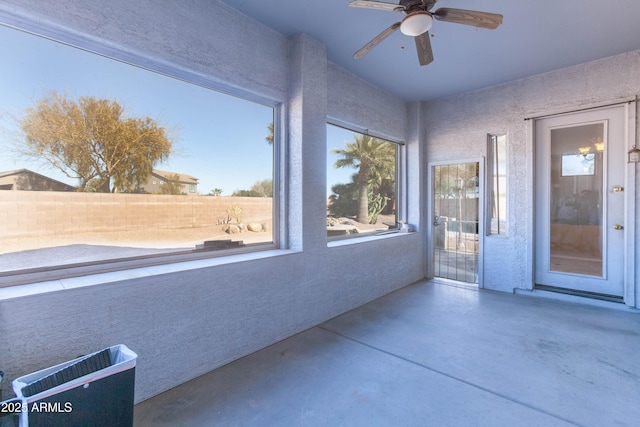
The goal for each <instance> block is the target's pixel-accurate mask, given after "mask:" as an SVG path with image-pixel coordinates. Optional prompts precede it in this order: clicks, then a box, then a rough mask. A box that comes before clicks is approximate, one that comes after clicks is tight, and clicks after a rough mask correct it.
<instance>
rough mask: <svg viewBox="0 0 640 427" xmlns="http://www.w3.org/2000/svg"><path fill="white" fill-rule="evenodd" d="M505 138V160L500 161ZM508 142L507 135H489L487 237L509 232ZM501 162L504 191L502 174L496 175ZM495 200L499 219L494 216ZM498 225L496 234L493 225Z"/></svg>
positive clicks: (503, 234) (504, 234)
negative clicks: (501, 203) (495, 191)
mask: <svg viewBox="0 0 640 427" xmlns="http://www.w3.org/2000/svg"><path fill="white" fill-rule="evenodd" d="M500 138H504V159H503V160H502V159H500V158H499V156H498V152H499V151H500V150H499V149H498V146H497V145H498V144H499V143H500V142H499V139H500ZM507 143H508V140H507V134H506V133H492V134H488V135H487V177H486V179H487V192H488V197H487V205H486V213H487V216H486V235H487V236H506V235H507V234H508V230H509V222H508V217H509V211H508V201H509V195H508V193H507V189H508V182H509V155H508V144H507ZM496 162H497V163H498V164H500V163H501V162H504V191H502V192H501V190H500V172H499V170H498V172H497V173H496V168H497V167H498V165H497V164H496ZM496 179H497V180H498V194H496V195H495V196H494V187H495V184H496ZM500 194H504V206H503V209H504V218H501V217H500V208H501V205H500V203H499V202H500ZM494 199H495V201H496V211H497V212H498V217H497V218H494V216H493V203H494ZM494 223H496V224H497V225H496V230H497V231H496V232H494V227H493V224H494ZM501 224H502V225H504V230H503V229H502V227H501Z"/></svg>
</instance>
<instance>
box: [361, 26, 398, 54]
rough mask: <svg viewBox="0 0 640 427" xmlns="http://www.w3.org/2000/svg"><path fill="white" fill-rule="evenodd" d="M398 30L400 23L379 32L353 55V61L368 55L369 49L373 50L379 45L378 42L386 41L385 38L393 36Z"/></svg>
mask: <svg viewBox="0 0 640 427" xmlns="http://www.w3.org/2000/svg"><path fill="white" fill-rule="evenodd" d="M398 28H400V22H396V23H395V24H393V25H391V26H390V27H389V28H387V29H386V30H384V31H383V32H381V33H380V34H378V35H377V36H375V37H374V38H373V40H371V41H370V42H369V43H367V44H366V45H364V46H363V48H362V49H360V50H359V51H357V52H356V53H354V54H353V57H354V58H355V59H358V58H362V57H363V56H365V55H366V54H367V53H369V51H370V50H371V49H373V48H374V47H376V46H377V45H378V44H380V42H381V41H382V40H384V39H386V38H387V37H389V36H390V35H391V34H393V33H394V32H395V31H396V30H397V29H398Z"/></svg>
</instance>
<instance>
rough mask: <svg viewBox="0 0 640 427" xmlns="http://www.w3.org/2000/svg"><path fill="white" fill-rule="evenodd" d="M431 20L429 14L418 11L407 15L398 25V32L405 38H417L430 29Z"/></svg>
mask: <svg viewBox="0 0 640 427" xmlns="http://www.w3.org/2000/svg"><path fill="white" fill-rule="evenodd" d="M431 25H433V18H432V17H431V14H430V13H429V12H425V11H422V10H421V11H418V12H413V13H412V14H410V15H407V16H406V17H405V18H404V19H403V20H402V24H400V31H402V34H404V35H406V36H412V37H415V36H419V35H420V34H424V33H426V32H427V31H429V30H430V29H431Z"/></svg>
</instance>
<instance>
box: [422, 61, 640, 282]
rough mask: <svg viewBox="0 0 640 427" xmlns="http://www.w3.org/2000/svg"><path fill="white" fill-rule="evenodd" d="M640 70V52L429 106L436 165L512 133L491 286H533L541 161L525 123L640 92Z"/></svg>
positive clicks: (490, 245) (476, 152)
mask: <svg viewBox="0 0 640 427" xmlns="http://www.w3.org/2000/svg"><path fill="white" fill-rule="evenodd" d="M639 69H640V51H634V52H629V53H625V54H621V55H617V56H614V57H611V58H606V59H602V60H598V61H594V62H590V63H585V64H581V65H577V66H574V67H570V68H566V69H562V70H557V71H553V72H549V73H545V74H541V75H537V76H533V77H530V78H526V79H522V80H518V81H515V82H511V83H507V84H503V85H500V86H495V87H491V88H487V89H483V90H478V91H475V92H471V93H467V94H463V95H460V96H455V97H450V98H446V99H441V100H436V101H432V102H428V103H425V104H424V105H423V107H424V121H425V128H426V129H425V140H424V145H425V150H426V156H427V159H428V161H445V160H457V159H467V158H473V157H481V156H486V154H487V153H486V145H487V134H489V133H506V134H507V152H508V154H507V155H508V165H507V168H508V172H507V173H508V184H507V185H508V187H507V197H508V206H507V209H508V221H509V226H508V229H509V231H508V235H507V236H488V237H487V238H486V239H485V245H484V253H485V258H484V284H485V287H486V288H490V289H496V290H501V291H508V292H511V291H513V289H514V288H521V289H528V288H530V287H531V286H532V280H533V273H532V269H533V265H532V263H533V255H532V251H533V241H532V240H533V233H534V228H533V227H534V224H533V221H534V218H533V198H534V195H533V188H534V175H533V164H534V163H533V142H532V132H531V129H532V128H531V126H532V121H526V120H525V119H526V118H529V117H535V116H538V115H545V114H552V113H560V112H569V111H575V110H579V109H580V108H583V107H592V106H594V105H595V104H601V103H609V102H615V101H616V100H620V99H628V98H629V97H631V98H633V97H635V96H637V95H640V74H638V70H639ZM636 135H638V132H636ZM636 145H639V144H638V143H637V141H636ZM635 180H636V192H638V189H639V188H640V187H639V186H638V184H637V182H638V176H637V175H636V177H635ZM635 200H636V204H637V203H638V202H637V200H638V194H637V193H636V197H635ZM638 212H640V211H638V210H637V208H636V213H638ZM638 219H639V218H636V224H637V223H638ZM637 229H638V227H637V226H636V231H637ZM632 238H633V236H632ZM635 239H636V241H638V236H637V235H636V236H635ZM636 260H638V256H637V254H636ZM638 265H640V263H638V262H637V261H636V266H638ZM635 275H636V278H637V277H638V270H637V267H636V273H635Z"/></svg>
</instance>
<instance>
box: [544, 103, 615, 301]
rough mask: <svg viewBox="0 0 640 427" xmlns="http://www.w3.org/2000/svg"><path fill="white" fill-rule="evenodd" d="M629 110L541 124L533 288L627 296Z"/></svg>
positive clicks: (547, 120)
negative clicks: (627, 140) (626, 177)
mask: <svg viewBox="0 0 640 427" xmlns="http://www.w3.org/2000/svg"><path fill="white" fill-rule="evenodd" d="M625 118H626V110H625V107H624V106H616V107H608V108H603V109H596V110H589V111H584V112H579V113H573V114H567V115H562V116H555V117H550V118H544V119H539V120H537V121H536V128H535V129H536V261H535V262H536V266H535V271H536V277H535V278H536V284H537V285H546V286H551V287H554V288H564V289H570V290H574V291H578V292H584V293H594V294H600V295H604V296H614V297H622V296H623V291H624V256H625V254H624V225H625V207H624V199H625V197H624V190H625V189H624V178H625V165H626V152H625V146H626V142H625V129H626V120H625Z"/></svg>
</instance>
